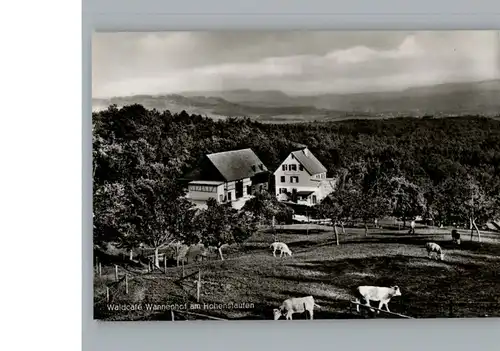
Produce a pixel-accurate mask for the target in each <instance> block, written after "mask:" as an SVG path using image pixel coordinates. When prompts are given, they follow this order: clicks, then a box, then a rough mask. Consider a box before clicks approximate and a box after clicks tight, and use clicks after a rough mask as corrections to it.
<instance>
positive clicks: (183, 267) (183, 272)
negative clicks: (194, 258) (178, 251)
mask: <svg viewBox="0 0 500 351" xmlns="http://www.w3.org/2000/svg"><path fill="white" fill-rule="evenodd" d="M182 278H184V259H183V260H182Z"/></svg>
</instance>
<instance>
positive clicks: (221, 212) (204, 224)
mask: <svg viewBox="0 0 500 351" xmlns="http://www.w3.org/2000/svg"><path fill="white" fill-rule="evenodd" d="M195 226H196V233H197V235H198V239H199V241H200V242H201V243H203V244H206V246H213V247H216V248H217V250H218V251H219V256H220V259H221V260H224V255H223V253H222V249H223V248H224V247H226V246H228V245H231V244H234V243H241V242H243V241H244V240H246V239H247V238H248V237H250V235H252V234H253V232H254V231H255V222H254V220H253V219H252V218H251V216H250V215H249V214H248V213H246V212H244V211H242V212H238V211H237V210H235V209H233V208H232V207H231V206H230V205H228V204H219V203H217V201H216V200H215V199H212V198H211V199H208V201H207V208H206V209H204V210H201V211H199V212H198V214H197V216H196V218H195Z"/></svg>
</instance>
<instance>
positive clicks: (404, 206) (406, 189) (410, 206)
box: [387, 176, 426, 228]
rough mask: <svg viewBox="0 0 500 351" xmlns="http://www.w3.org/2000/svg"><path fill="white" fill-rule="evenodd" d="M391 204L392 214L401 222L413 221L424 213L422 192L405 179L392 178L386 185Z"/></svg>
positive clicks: (402, 177)
mask: <svg viewBox="0 0 500 351" xmlns="http://www.w3.org/2000/svg"><path fill="white" fill-rule="evenodd" d="M387 187H388V188H389V190H388V191H387V192H388V193H389V196H390V198H391V204H392V214H393V215H394V216H396V217H398V218H401V219H402V220H403V228H404V227H406V221H407V220H408V219H415V218H416V217H417V216H420V215H422V214H424V213H425V211H426V198H425V196H424V191H423V190H422V189H421V188H420V187H419V186H418V185H416V184H414V183H412V182H410V181H409V180H408V179H406V177H404V176H400V177H392V178H391V179H390V181H389V183H388V185H387Z"/></svg>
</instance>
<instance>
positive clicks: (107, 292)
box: [106, 287, 109, 302]
mask: <svg viewBox="0 0 500 351" xmlns="http://www.w3.org/2000/svg"><path fill="white" fill-rule="evenodd" d="M106 302H109V288H108V287H106Z"/></svg>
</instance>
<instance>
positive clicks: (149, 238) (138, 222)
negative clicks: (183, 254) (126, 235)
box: [130, 179, 194, 267]
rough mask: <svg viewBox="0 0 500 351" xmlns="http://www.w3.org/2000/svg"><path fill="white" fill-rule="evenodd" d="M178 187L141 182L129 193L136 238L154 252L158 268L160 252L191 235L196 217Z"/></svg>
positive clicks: (160, 181) (167, 182)
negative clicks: (177, 190)
mask: <svg viewBox="0 0 500 351" xmlns="http://www.w3.org/2000/svg"><path fill="white" fill-rule="evenodd" d="M175 187H176V185H175V184H173V183H172V182H170V181H167V180H163V181H162V180H157V181H155V180H151V179H139V180H138V181H137V182H135V183H134V184H133V186H132V187H131V189H130V192H131V198H132V205H131V207H132V211H131V212H132V214H131V217H132V223H133V224H134V226H135V228H136V231H137V234H136V235H137V238H138V239H139V240H140V241H141V242H142V243H144V244H145V245H146V246H148V247H150V248H152V249H154V265H155V266H157V267H159V250H160V249H163V248H166V247H168V246H170V245H172V244H173V243H175V242H176V241H178V240H180V239H181V236H182V235H181V234H182V233H185V232H187V231H189V229H190V226H191V222H192V218H193V217H194V209H193V206H192V204H191V203H190V202H189V201H188V200H186V199H185V198H183V197H181V196H179V195H178V192H176V191H175V190H174V189H175ZM136 240H137V239H136Z"/></svg>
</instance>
